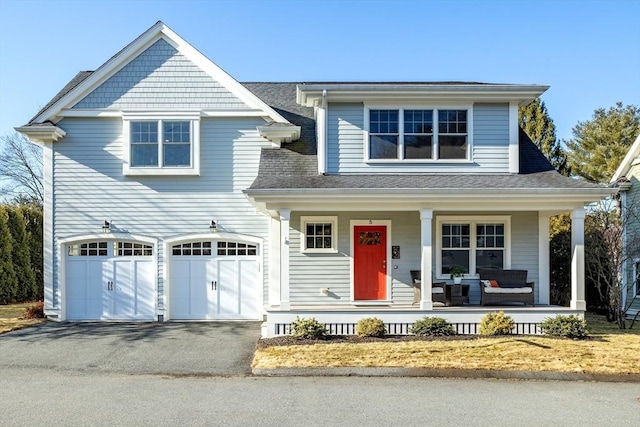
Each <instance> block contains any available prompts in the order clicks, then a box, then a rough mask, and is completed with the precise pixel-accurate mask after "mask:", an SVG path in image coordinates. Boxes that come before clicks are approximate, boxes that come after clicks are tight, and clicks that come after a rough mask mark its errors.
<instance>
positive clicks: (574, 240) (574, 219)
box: [570, 208, 587, 311]
mask: <svg viewBox="0 0 640 427" xmlns="http://www.w3.org/2000/svg"><path fill="white" fill-rule="evenodd" d="M584 216H585V213H584V208H578V209H574V210H573V212H571V305H570V307H571V308H572V309H573V310H582V311H584V310H586V308H587V303H586V301H585V292H584Z"/></svg>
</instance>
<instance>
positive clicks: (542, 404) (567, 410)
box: [0, 368, 640, 427]
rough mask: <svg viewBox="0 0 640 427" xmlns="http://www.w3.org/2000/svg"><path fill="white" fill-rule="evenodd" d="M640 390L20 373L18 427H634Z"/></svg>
mask: <svg viewBox="0 0 640 427" xmlns="http://www.w3.org/2000/svg"><path fill="white" fill-rule="evenodd" d="M638 397H640V385H638V384H629V383H583V382H558V381H553V382H547V381H505V380H457V379H430V378H379V377H376V378H363V377H292V378H265V377H250V376H246V377H241V376H238V377H181V378H174V377H164V376H159V375H122V374H114V373H104V372H84V373H72V372H62V371H57V370H52V369H32V368H11V369H3V370H2V371H1V372H0V425H2V426H4V427H8V426H36V425H37V426H42V425H51V426H58V425H64V426H88V425H91V426H107V425H108V426H187V425H188V426H305V427H311V426H368V427H374V426H404V427H406V426H474V427H481V426H492V427H497V426H553V427H559V426H581V427H585V426H599V427H601V426H603V425H624V426H632V425H638V423H640V403H639V402H638V400H637V399H638Z"/></svg>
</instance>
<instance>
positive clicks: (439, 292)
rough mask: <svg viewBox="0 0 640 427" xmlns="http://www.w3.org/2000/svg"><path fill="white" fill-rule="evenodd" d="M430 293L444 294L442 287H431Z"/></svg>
mask: <svg viewBox="0 0 640 427" xmlns="http://www.w3.org/2000/svg"><path fill="white" fill-rule="evenodd" d="M431 293H432V294H444V288H440V287H435V288H431Z"/></svg>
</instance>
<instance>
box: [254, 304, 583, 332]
mask: <svg viewBox="0 0 640 427" xmlns="http://www.w3.org/2000/svg"><path fill="white" fill-rule="evenodd" d="M496 311H504V313H505V314H507V315H508V316H511V317H512V318H513V320H514V322H515V324H516V326H515V328H514V331H513V333H514V334H517V335H535V334H540V333H541V331H540V326H539V324H540V323H541V322H542V321H543V320H544V319H546V318H549V317H554V316H556V315H559V314H560V315H565V316H568V315H572V314H573V315H577V316H581V317H582V316H583V315H584V311H582V310H574V309H571V308H569V307H560V306H551V305H544V306H542V305H540V306H535V307H523V306H514V305H510V306H479V305H464V306H456V307H434V308H433V309H432V310H422V309H420V308H419V307H416V306H411V305H403V306H402V305H394V306H376V307H357V306H355V307H352V308H349V309H338V308H335V307H331V306H323V307H302V306H301V307H295V308H292V309H290V310H287V311H283V310H268V311H267V316H266V318H267V320H266V321H265V322H264V323H263V325H262V336H263V337H264V338H272V337H276V336H280V335H288V334H289V333H290V332H291V331H290V324H291V322H292V321H293V320H295V319H296V317H300V318H310V317H313V318H315V319H317V320H318V321H319V322H320V323H324V324H325V325H326V328H327V332H328V334H329V335H353V334H355V326H356V324H357V323H358V321H359V320H360V319H364V318H367V317H377V318H379V319H381V320H382V321H383V322H384V323H385V326H386V328H387V333H388V334H390V335H406V334H408V333H409V328H410V327H411V325H412V324H413V323H414V322H415V321H416V320H419V319H422V318H423V317H425V316H429V317H441V318H443V319H445V320H447V321H448V322H449V323H451V324H452V325H453V327H454V328H455V329H456V331H457V332H458V334H471V335H473V334H477V333H478V326H479V324H480V320H481V319H482V318H483V317H484V316H485V315H487V314H488V313H493V312H496Z"/></svg>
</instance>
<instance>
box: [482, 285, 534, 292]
mask: <svg viewBox="0 0 640 427" xmlns="http://www.w3.org/2000/svg"><path fill="white" fill-rule="evenodd" d="M484 292H485V293H486V294H530V293H531V292H533V288H531V287H528V286H526V287H524V288H484Z"/></svg>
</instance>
